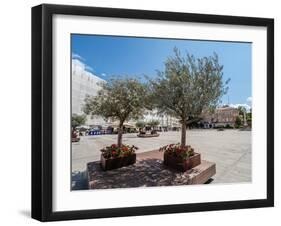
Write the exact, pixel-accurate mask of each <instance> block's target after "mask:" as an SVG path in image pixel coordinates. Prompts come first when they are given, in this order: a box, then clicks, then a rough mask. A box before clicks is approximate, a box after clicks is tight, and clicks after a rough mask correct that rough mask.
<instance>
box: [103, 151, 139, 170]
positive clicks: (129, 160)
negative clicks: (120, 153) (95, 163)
mask: <svg viewBox="0 0 281 226" xmlns="http://www.w3.org/2000/svg"><path fill="white" fill-rule="evenodd" d="M135 163H136V154H132V155H129V156H126V157H119V158H111V159H105V158H104V157H103V155H101V159H100V165H101V168H102V169H103V170H113V169H117V168H121V167H123V166H128V165H132V164H135Z"/></svg>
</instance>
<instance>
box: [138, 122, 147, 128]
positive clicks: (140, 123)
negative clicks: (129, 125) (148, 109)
mask: <svg viewBox="0 0 281 226" xmlns="http://www.w3.org/2000/svg"><path fill="white" fill-rule="evenodd" d="M145 125H146V123H145V122H144V121H137V122H136V127H138V128H141V129H142V128H144V127H145Z"/></svg>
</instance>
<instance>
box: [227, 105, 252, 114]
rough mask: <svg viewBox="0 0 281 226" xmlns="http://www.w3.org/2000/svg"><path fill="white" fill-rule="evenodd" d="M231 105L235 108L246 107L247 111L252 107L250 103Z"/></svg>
mask: <svg viewBox="0 0 281 226" xmlns="http://www.w3.org/2000/svg"><path fill="white" fill-rule="evenodd" d="M229 106H230V107H233V108H238V107H244V108H245V109H246V111H247V112H249V111H250V109H251V108H252V107H251V106H250V105H248V104H230V105H229Z"/></svg>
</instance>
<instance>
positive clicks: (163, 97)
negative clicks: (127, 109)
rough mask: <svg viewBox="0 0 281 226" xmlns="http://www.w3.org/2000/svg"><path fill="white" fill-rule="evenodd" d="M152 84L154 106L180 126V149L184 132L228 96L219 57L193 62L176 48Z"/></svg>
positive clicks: (188, 55)
mask: <svg viewBox="0 0 281 226" xmlns="http://www.w3.org/2000/svg"><path fill="white" fill-rule="evenodd" d="M157 74H158V75H157V77H156V78H155V79H154V80H151V89H152V92H153V99H154V104H155V106H156V107H157V108H158V110H159V111H160V112H163V113H166V114H169V115H171V116H174V117H177V118H178V119H179V122H180V123H181V125H182V129H181V146H182V147H184V146H186V128H187V125H188V124H189V123H192V122H194V121H196V120H198V118H199V117H200V115H201V113H202V111H203V110H207V109H211V108H215V106H216V105H217V104H218V103H219V100H220V98H221V97H222V95H224V94H225V93H226V92H227V87H226V84H227V83H228V80H227V81H226V82H224V81H223V66H222V65H220V64H219V60H218V55H217V54H215V53H214V55H213V56H208V57H202V58H198V59H196V58H195V57H194V56H193V55H190V54H186V56H182V55H181V53H180V51H179V50H178V49H177V48H175V49H174V55H173V56H172V57H168V59H167V60H166V61H165V68H164V70H163V71H158V73H157Z"/></svg>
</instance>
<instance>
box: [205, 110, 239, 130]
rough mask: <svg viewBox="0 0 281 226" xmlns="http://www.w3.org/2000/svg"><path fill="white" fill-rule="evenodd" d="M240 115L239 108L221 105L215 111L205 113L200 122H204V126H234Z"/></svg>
mask: <svg viewBox="0 0 281 226" xmlns="http://www.w3.org/2000/svg"><path fill="white" fill-rule="evenodd" d="M238 116H239V110H238V109H237V108H234V107H220V108H217V109H215V111H214V113H210V112H205V113H203V114H202V118H203V119H202V120H201V122H200V123H201V124H203V126H204V128H215V127H222V126H223V127H225V126H227V125H229V126H232V127H234V125H235V121H236V118H237V117H238Z"/></svg>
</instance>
